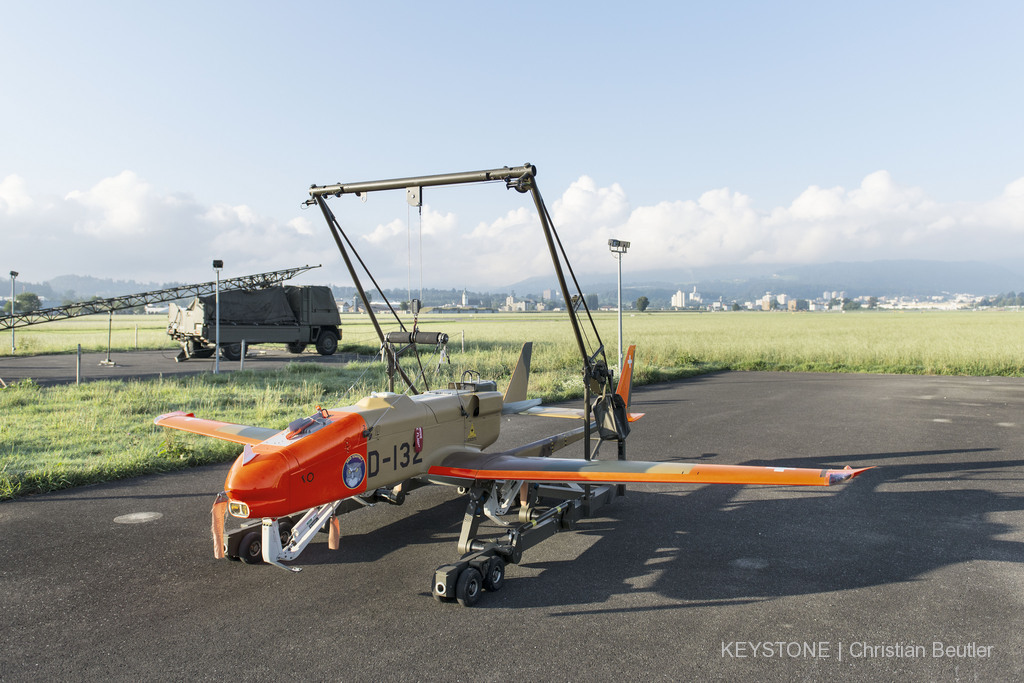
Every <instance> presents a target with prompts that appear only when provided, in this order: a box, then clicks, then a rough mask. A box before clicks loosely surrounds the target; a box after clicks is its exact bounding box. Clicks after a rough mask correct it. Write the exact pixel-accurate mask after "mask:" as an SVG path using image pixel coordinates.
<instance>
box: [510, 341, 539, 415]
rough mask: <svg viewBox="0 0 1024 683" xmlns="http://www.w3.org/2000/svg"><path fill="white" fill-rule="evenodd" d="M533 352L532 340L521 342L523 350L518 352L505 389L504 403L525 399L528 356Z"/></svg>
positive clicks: (527, 381) (528, 371)
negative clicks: (516, 360)
mask: <svg viewBox="0 0 1024 683" xmlns="http://www.w3.org/2000/svg"><path fill="white" fill-rule="evenodd" d="M532 353H533V342H526V343H525V344H523V350H522V351H521V352H520V354H519V361H518V362H517V363H516V368H515V370H513V371H512V379H511V380H510V381H509V383H508V388H507V389H505V399H504V401H505V403H506V404H510V403H517V402H519V401H525V400H526V385H527V384H528V383H529V380H530V356H531V355H532Z"/></svg>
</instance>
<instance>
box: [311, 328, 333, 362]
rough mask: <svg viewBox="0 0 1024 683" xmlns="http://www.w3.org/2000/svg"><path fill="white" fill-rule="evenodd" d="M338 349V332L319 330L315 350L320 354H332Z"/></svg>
mask: <svg viewBox="0 0 1024 683" xmlns="http://www.w3.org/2000/svg"><path fill="white" fill-rule="evenodd" d="M337 350H338V333H337V332H335V331H334V330H321V332H320V336H319V337H317V338H316V351H317V353H319V354H320V355H321V356H333V355H334V352H335V351H337Z"/></svg>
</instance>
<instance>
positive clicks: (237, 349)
mask: <svg viewBox="0 0 1024 683" xmlns="http://www.w3.org/2000/svg"><path fill="white" fill-rule="evenodd" d="M220 355H222V356H224V358H226V359H227V360H239V359H240V358H241V357H242V345H241V344H221V345H220Z"/></svg>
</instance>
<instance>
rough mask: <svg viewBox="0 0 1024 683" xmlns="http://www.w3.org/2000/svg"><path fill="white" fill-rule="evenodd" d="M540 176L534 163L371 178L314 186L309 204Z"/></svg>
mask: <svg viewBox="0 0 1024 683" xmlns="http://www.w3.org/2000/svg"><path fill="white" fill-rule="evenodd" d="M527 175H528V176H535V175H537V167H536V166H533V165H531V164H526V165H524V166H516V167H515V168H509V167H508V166H505V167H504V168H496V169H494V170H491V171H466V172H464V173H442V174H440V175H425V176H418V177H412V178H393V179H391V180H371V181H367V182H362V183H344V184H342V183H336V184H334V185H313V186H312V187H310V188H309V196H310V197H311V198H312V199H310V200H308V201H307V202H306V204H309V205H313V204H315V203H316V202H315V199H316V198H317V197H324V196H335V197H339V196H341V195H343V194H362V193H363V192H377V191H379V190H402V189H405V188H407V187H436V186H438V185H461V184H464V183H486V182H490V181H494V180H508V179H510V178H522V177H523V176H527Z"/></svg>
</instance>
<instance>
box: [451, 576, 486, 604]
mask: <svg viewBox="0 0 1024 683" xmlns="http://www.w3.org/2000/svg"><path fill="white" fill-rule="evenodd" d="M482 589H483V577H481V576H480V572H478V571H477V570H476V569H474V568H473V567H466V568H465V569H463V570H462V573H461V574H459V580H458V581H457V582H456V583H455V599H456V600H458V601H459V604H460V605H462V606H463V607H472V606H473V605H475V604H476V603H477V601H478V600H479V599H480V593H481V591H482Z"/></svg>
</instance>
